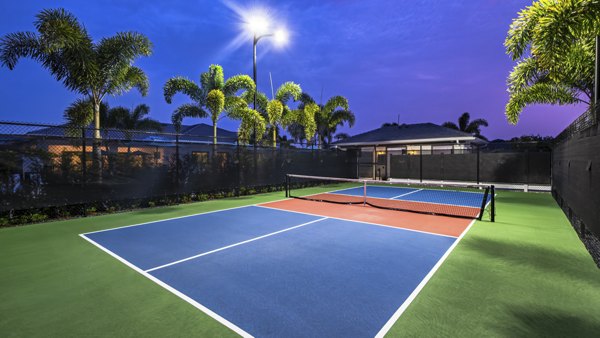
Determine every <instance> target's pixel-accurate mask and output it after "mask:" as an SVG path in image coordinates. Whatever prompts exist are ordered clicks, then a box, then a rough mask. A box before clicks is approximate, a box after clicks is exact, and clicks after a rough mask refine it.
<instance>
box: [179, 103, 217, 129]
mask: <svg viewBox="0 0 600 338" xmlns="http://www.w3.org/2000/svg"><path fill="white" fill-rule="evenodd" d="M185 117H198V118H205V117H208V113H207V112H206V111H205V110H204V109H202V108H201V107H200V106H198V105H196V104H192V103H184V104H182V105H181V106H179V107H177V109H175V111H174V112H173V115H172V116H171V121H172V122H173V124H174V125H175V128H176V129H177V130H179V128H180V127H181V123H182V122H183V119H184V118H185Z"/></svg>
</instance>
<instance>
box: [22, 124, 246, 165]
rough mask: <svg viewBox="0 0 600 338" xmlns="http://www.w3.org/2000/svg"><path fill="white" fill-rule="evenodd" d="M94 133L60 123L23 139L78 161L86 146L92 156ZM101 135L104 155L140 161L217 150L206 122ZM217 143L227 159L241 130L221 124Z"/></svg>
mask: <svg viewBox="0 0 600 338" xmlns="http://www.w3.org/2000/svg"><path fill="white" fill-rule="evenodd" d="M84 135H85V137H83V136H84ZM93 135H94V129H93V128H92V127H87V128H81V129H79V128H72V127H68V126H67V125H58V126H47V127H43V128H39V129H36V130H33V131H30V132H28V133H26V134H25V135H23V136H24V138H23V140H28V142H34V143H35V145H36V148H37V149H40V150H44V151H47V152H48V153H50V154H52V155H54V159H55V161H62V163H63V164H64V163H65V161H67V162H71V163H72V164H73V165H76V164H79V162H80V159H81V154H82V146H85V153H86V154H88V156H87V160H90V159H91V152H92V142H93V140H94V136H93ZM100 136H101V139H102V146H101V150H102V154H103V157H105V158H106V157H108V156H109V155H119V154H128V156H130V157H131V158H133V159H134V160H135V161H136V162H139V165H142V164H144V163H146V164H147V163H151V164H154V165H160V164H164V163H166V162H167V161H168V160H169V158H170V157H171V156H172V155H174V154H175V153H176V152H177V151H178V152H179V155H180V156H184V155H192V157H194V158H196V159H197V161H199V162H202V163H207V162H208V159H209V158H210V157H211V156H210V154H211V152H212V151H213V150H214V149H213V147H212V142H213V127H212V126H210V125H208V124H205V123H199V124H194V125H183V126H181V128H180V130H179V132H177V131H176V129H175V126H174V125H173V124H167V123H162V130H161V131H160V132H155V131H125V130H119V129H102V130H101V131H100ZM217 144H218V145H219V146H218V147H217V149H216V150H217V154H216V155H218V156H220V157H222V158H224V160H227V158H228V157H229V155H228V153H229V152H231V150H232V149H234V147H235V146H236V145H237V133H236V132H233V131H229V130H226V129H222V128H217ZM177 146H178V147H177Z"/></svg>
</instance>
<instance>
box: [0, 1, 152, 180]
mask: <svg viewBox="0 0 600 338" xmlns="http://www.w3.org/2000/svg"><path fill="white" fill-rule="evenodd" d="M34 25H35V27H36V30H37V33H34V32H17V33H10V34H7V35H5V36H4V37H2V39H1V40H0V62H1V63H2V65H4V66H5V67H8V68H9V69H11V70H12V69H14V68H15V66H16V64H17V62H18V60H19V59H20V58H24V57H29V58H31V59H33V60H35V61H37V62H39V63H40V64H41V65H42V66H43V67H44V68H46V69H48V70H49V71H50V73H51V74H52V75H53V76H54V78H56V80H57V81H62V83H63V84H64V86H65V87H66V88H67V89H69V90H71V91H74V92H76V93H78V94H80V95H82V97H81V98H79V99H77V100H76V101H75V102H74V103H73V104H72V105H71V107H70V108H69V109H70V110H72V111H75V110H76V111H79V114H78V115H79V116H83V117H85V120H86V121H87V122H88V123H87V124H89V123H90V122H92V121H93V122H94V128H95V131H94V142H93V148H94V151H93V163H94V168H95V171H96V173H97V175H98V179H101V166H102V160H101V152H100V139H101V136H100V127H101V119H100V106H101V104H102V100H103V99H104V98H105V97H106V95H120V94H123V93H125V92H128V91H129V90H131V89H132V88H136V89H138V90H139V92H140V93H141V94H142V96H145V95H146V93H147V92H148V78H147V77H146V74H145V73H144V72H143V71H142V70H141V69H140V68H138V67H135V66H133V65H132V64H133V61H134V60H135V59H137V58H139V57H141V56H149V55H150V54H151V53H152V44H151V43H150V41H149V40H148V38H147V37H145V36H144V35H142V34H139V33H135V32H121V33H117V34H116V35H115V36H112V37H108V38H102V39H100V41H98V42H94V41H93V40H92V37H91V36H90V35H89V34H88V32H87V30H86V29H85V27H84V26H83V25H82V24H80V23H79V21H78V20H77V18H76V17H75V16H73V15H72V14H71V13H69V12H67V11H66V10H64V9H47V10H43V11H41V12H40V13H39V14H38V15H37V16H36V20H35V22H34ZM87 124H86V125H87Z"/></svg>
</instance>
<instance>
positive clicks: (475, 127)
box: [442, 112, 488, 140]
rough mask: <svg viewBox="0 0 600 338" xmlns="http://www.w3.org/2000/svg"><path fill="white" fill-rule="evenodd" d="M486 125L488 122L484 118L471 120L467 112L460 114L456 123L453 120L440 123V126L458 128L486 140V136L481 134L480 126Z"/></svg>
mask: <svg viewBox="0 0 600 338" xmlns="http://www.w3.org/2000/svg"><path fill="white" fill-rule="evenodd" d="M487 126H488V122H487V120H485V119H475V120H473V121H471V115H470V114H469V113H467V112H464V113H462V115H461V116H460V117H459V118H458V125H457V124H455V123H454V122H444V123H443V124H442V127H446V128H450V129H454V130H460V131H462V132H465V133H468V134H471V135H473V136H477V137H479V138H481V139H484V140H487V138H486V137H485V136H483V135H481V127H487Z"/></svg>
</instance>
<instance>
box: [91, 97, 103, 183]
mask: <svg viewBox="0 0 600 338" xmlns="http://www.w3.org/2000/svg"><path fill="white" fill-rule="evenodd" d="M101 146H102V136H101V135H100V102H99V101H98V100H94V141H93V142H92V148H93V149H92V171H93V175H94V176H95V179H96V180H97V181H98V182H101V181H102V148H101Z"/></svg>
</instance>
